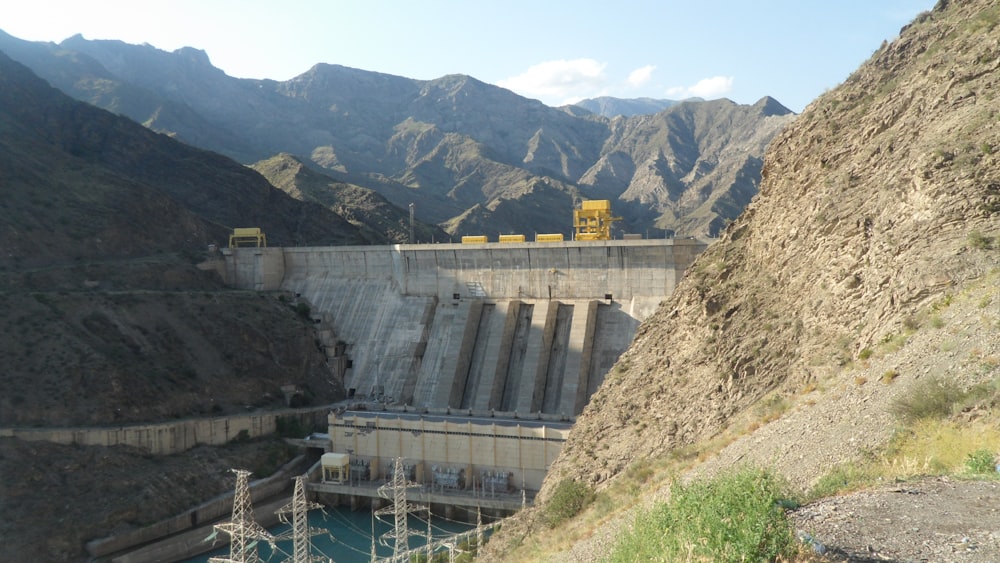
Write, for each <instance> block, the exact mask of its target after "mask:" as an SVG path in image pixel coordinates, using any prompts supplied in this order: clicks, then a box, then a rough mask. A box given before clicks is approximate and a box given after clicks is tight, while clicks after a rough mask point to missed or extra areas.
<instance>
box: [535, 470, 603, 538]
mask: <svg viewBox="0 0 1000 563" xmlns="http://www.w3.org/2000/svg"><path fill="white" fill-rule="evenodd" d="M593 501H594V490H593V489H591V488H590V487H588V486H587V485H585V484H583V483H580V482H578V481H576V480H574V479H563V480H562V481H560V482H559V484H558V485H556V490H555V491H554V492H553V493H552V498H550V499H549V501H548V502H547V503H545V508H544V509H543V515H544V518H545V523H546V524H547V525H548V526H549V527H550V528H555V527H556V526H558V525H559V524H562V523H563V522H565V521H566V520H569V519H570V518H572V517H574V516H576V515H577V514H579V513H580V512H581V511H582V510H583V509H584V508H587V506H588V505H590V503H591V502H593Z"/></svg>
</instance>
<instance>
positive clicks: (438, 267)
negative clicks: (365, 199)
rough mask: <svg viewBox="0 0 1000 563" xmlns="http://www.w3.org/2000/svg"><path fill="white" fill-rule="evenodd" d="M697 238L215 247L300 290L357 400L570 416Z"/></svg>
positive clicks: (247, 277)
mask: <svg viewBox="0 0 1000 563" xmlns="http://www.w3.org/2000/svg"><path fill="white" fill-rule="evenodd" d="M705 246H706V244H705V243H704V242H701V241H698V240H694V239H676V240H675V239H657V240H611V241H569V242H553V243H516V244H507V243H492V244H420V245H392V246H348V247H322V248H321V247H306V248H247V247H243V248H233V249H224V250H223V255H224V257H225V276H226V279H227V282H228V283H229V284H230V285H232V286H235V287H238V288H243V289H254V290H262V291H271V290H283V291H287V292H290V293H293V294H295V295H296V296H297V297H298V298H299V299H302V300H305V301H306V302H307V303H308V304H309V306H310V310H311V312H312V315H313V317H314V318H315V319H316V320H317V322H320V323H321V324H322V325H323V327H324V330H327V329H328V330H331V331H332V333H333V334H335V338H336V339H337V340H338V341H339V342H341V343H342V346H341V348H342V349H343V350H344V353H345V354H346V356H347V358H348V361H347V362H346V365H347V366H348V367H347V369H346V372H345V373H344V386H345V388H347V389H348V392H349V393H354V398H367V399H371V400H377V401H380V402H383V403H386V404H405V405H411V406H415V407H420V408H443V407H452V408H465V409H474V410H480V411H488V410H496V411H506V412H520V413H528V412H543V413H546V414H562V415H565V416H573V415H576V414H578V413H579V412H580V411H581V410H582V409H583V406H584V405H585V404H586V402H587V400H588V399H589V397H590V395H591V394H592V393H593V392H594V390H596V388H597V387H598V386H599V385H600V383H601V381H603V377H604V374H605V373H607V370H608V369H609V368H610V367H611V366H612V365H613V364H614V362H615V360H617V358H618V356H620V355H621V353H622V352H624V351H625V349H626V348H627V347H628V345H629V344H630V343H631V340H632V337H633V336H634V335H635V331H636V329H637V328H638V326H639V323H640V322H641V321H643V320H644V319H645V318H647V317H648V316H649V315H651V314H652V313H653V312H654V311H655V310H656V307H657V306H658V305H659V303H660V301H662V300H663V299H664V298H665V297H667V296H668V295H670V294H671V293H672V292H673V290H674V287H675V286H676V284H677V282H678V281H679V280H680V279H681V277H682V276H683V274H684V270H685V269H686V268H687V267H688V266H689V265H690V264H691V262H692V261H693V260H694V259H695V257H696V256H697V255H698V254H699V253H700V252H701V251H702V250H704V248H705Z"/></svg>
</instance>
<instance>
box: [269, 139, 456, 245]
mask: <svg viewBox="0 0 1000 563" xmlns="http://www.w3.org/2000/svg"><path fill="white" fill-rule="evenodd" d="M251 167H252V168H253V169H254V170H256V171H257V172H259V173H260V174H261V175H262V176H264V177H265V178H267V179H268V181H269V182H271V184H272V185H274V186H275V187H277V188H278V189H280V190H282V191H284V192H285V193H287V194H288V195H290V196H292V197H294V198H295V199H298V200H301V201H311V202H315V203H318V204H320V205H322V206H323V207H325V208H327V209H330V210H332V211H333V212H334V213H336V214H337V215H339V216H340V217H343V218H345V219H347V221H348V222H350V223H351V224H352V225H354V226H355V227H357V228H358V230H359V231H361V232H362V233H364V234H365V235H366V236H367V238H368V239H369V240H378V239H379V238H387V239H388V240H391V241H396V242H407V241H409V236H410V233H409V230H410V219H409V214H408V213H406V212H404V211H403V210H402V209H400V208H398V207H396V206H395V205H392V204H391V203H389V201H388V200H386V199H385V198H384V197H382V196H381V195H380V194H379V193H378V192H375V191H374V190H369V189H367V188H362V187H360V186H356V185H353V184H346V183H343V182H337V181H334V180H333V179H331V178H330V177H329V176H327V175H326V174H323V173H322V172H321V171H316V170H314V169H313V168H311V167H310V166H309V165H307V164H306V163H304V162H302V161H301V160H299V159H297V158H295V157H294V156H292V155H290V154H287V153H282V154H279V155H276V156H274V157H271V158H269V159H267V160H262V161H260V162H257V163H254V164H253V165H252V166H251ZM413 229H414V232H413V236H414V239H415V240H417V241H429V242H434V241H437V242H442V241H447V240H448V238H449V237H448V234H447V233H446V232H444V231H443V230H441V229H438V228H434V227H431V226H428V225H426V224H424V223H418V222H414V225H413Z"/></svg>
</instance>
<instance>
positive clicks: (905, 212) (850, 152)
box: [547, 0, 1000, 484]
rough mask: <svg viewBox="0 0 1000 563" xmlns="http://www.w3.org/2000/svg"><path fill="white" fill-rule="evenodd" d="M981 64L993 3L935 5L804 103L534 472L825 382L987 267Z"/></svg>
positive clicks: (989, 237) (597, 461) (627, 452)
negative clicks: (741, 202)
mask: <svg viewBox="0 0 1000 563" xmlns="http://www.w3.org/2000/svg"><path fill="white" fill-rule="evenodd" d="M998 70H1000V7H998V6H996V5H995V4H994V3H992V2H990V1H987V0H966V1H952V2H944V1H942V2H940V3H939V4H938V6H937V7H936V8H935V9H934V10H933V12H930V13H926V14H923V15H921V16H920V17H918V18H917V19H916V20H915V21H914V22H913V23H912V24H911V25H909V26H907V27H906V28H904V29H903V30H902V32H901V35H900V37H899V38H898V39H897V40H896V41H894V42H893V43H891V44H885V45H882V46H881V47H880V48H879V49H878V51H877V52H876V53H875V54H874V55H873V56H872V57H871V59H870V60H869V61H867V62H866V63H865V64H864V65H862V66H861V68H859V69H858V70H857V71H856V72H855V73H854V74H853V75H852V76H851V77H850V78H848V80H847V81H846V82H845V83H844V84H842V85H841V86H839V87H838V88H836V89H834V90H832V91H830V92H828V93H827V94H825V95H823V96H822V97H821V98H819V99H817V100H816V101H815V102H813V103H812V104H811V105H810V106H809V107H808V108H807V109H806V111H805V112H803V114H802V115H801V116H799V117H798V118H797V119H796V121H795V122H794V123H793V124H792V125H790V126H789V127H787V128H786V129H785V130H784V131H782V133H781V134H779V135H778V136H777V137H776V138H775V140H774V142H773V143H772V144H771V146H770V148H769V150H768V152H767V155H766V157H765V159H764V165H763V182H762V185H761V191H760V194H759V195H758V196H757V198H756V199H755V200H754V202H753V203H752V204H751V205H750V206H749V208H748V209H747V210H746V212H745V213H744V214H743V215H741V216H740V218H739V219H738V220H736V221H735V222H734V223H733V224H732V225H730V226H729V227H728V228H727V229H726V231H725V232H724V234H723V236H722V238H721V240H719V241H718V242H717V243H715V244H713V245H712V246H710V247H709V248H708V250H707V251H706V252H705V253H703V254H702V255H701V256H700V257H699V258H698V260H697V261H696V263H695V264H694V266H693V267H692V268H691V269H690V270H689V271H688V273H687V275H686V277H685V279H684V280H683V282H682V283H681V284H680V285H679V286H678V288H677V290H676V292H675V293H674V294H673V295H672V296H671V297H670V298H669V299H668V300H666V301H665V302H664V303H663V304H662V305H661V307H660V309H659V311H658V312H657V313H656V314H655V315H654V316H653V317H651V318H650V319H649V320H647V321H646V322H645V323H644V324H643V325H642V326H641V327H640V329H639V332H638V336H637V338H636V339H635V341H634V342H633V344H632V346H631V348H630V349H629V350H628V351H627V352H626V353H625V354H624V355H623V356H622V357H621V359H620V360H619V363H618V364H617V365H616V366H615V367H614V368H613V369H612V370H611V373H609V375H608V377H607V378H606V379H605V383H604V385H603V386H602V387H601V389H600V390H599V391H598V393H597V394H596V395H594V397H593V399H592V400H591V402H590V404H589V405H588V406H587V408H586V410H585V412H584V413H583V415H582V416H581V418H580V419H579V421H578V423H577V425H576V427H575V428H574V431H573V434H572V436H571V438H570V441H569V443H568V445H567V447H566V448H565V449H564V450H563V453H562V456H561V457H560V458H559V460H558V461H557V462H556V463H555V465H554V466H553V469H552V471H551V472H550V477H549V480H548V481H547V483H549V484H551V483H555V482H557V481H558V480H559V478H560V476H562V475H572V476H576V477H578V478H583V479H586V480H587V481H590V482H594V483H602V482H605V481H607V480H609V479H613V478H614V477H615V476H616V475H618V474H619V473H620V472H621V471H622V470H623V469H624V468H626V467H627V466H628V465H629V464H630V463H631V462H632V461H634V460H637V459H640V458H646V457H652V456H657V455H662V454H665V453H667V452H669V451H671V450H673V449H676V448H679V447H681V446H684V445H687V444H692V443H694V442H696V441H698V440H701V439H705V438H707V437H710V436H712V435H714V434H716V433H717V432H719V431H720V430H721V429H723V428H724V427H725V426H726V425H727V424H728V423H730V422H731V421H732V420H733V419H734V417H735V416H737V415H738V414H740V413H741V412H744V411H745V410H746V409H747V408H748V407H749V406H750V405H752V404H753V403H754V402H755V401H757V400H758V399H760V398H761V397H763V396H764V395H765V394H767V393H768V392H771V391H775V390H779V391H786V392H793V391H794V390H796V389H798V388H801V387H803V386H805V385H808V384H809V383H810V382H815V381H817V380H822V379H824V378H830V377H833V378H836V377H837V374H838V373H839V370H840V366H842V365H843V364H845V363H846V362H848V361H850V360H852V359H857V358H858V357H859V354H861V353H862V351H863V350H866V349H869V350H870V349H872V348H874V347H875V346H877V345H878V344H879V343H880V342H885V341H886V340H889V339H892V338H893V337H894V336H897V335H901V334H903V333H905V332H907V331H911V330H919V327H920V326H921V323H924V322H926V319H927V314H928V311H929V309H930V307H931V305H932V304H933V303H935V302H938V301H940V300H942V299H946V296H947V295H948V294H950V293H954V292H957V291H960V290H961V289H962V288H963V287H964V286H965V284H967V283H969V282H970V281H971V280H975V279H976V278H979V277H981V276H983V275H984V273H986V272H988V271H990V270H991V269H994V268H996V266H997V256H996V254H995V251H994V250H993V246H994V244H995V241H996V236H997V235H998V232H1000V228H998V222H997V220H998V216H997V214H998V212H1000V168H998V157H997V154H996V153H997V149H998V148H1000V129H998V128H997V125H996V124H997V116H998V115H1000V99H997V97H996V94H995V89H996V87H997V80H998V76H1000V75H998V72H997V71H998ZM997 338H1000V336H998V337H997ZM902 353H905V351H904V352H902ZM904 375H906V374H904Z"/></svg>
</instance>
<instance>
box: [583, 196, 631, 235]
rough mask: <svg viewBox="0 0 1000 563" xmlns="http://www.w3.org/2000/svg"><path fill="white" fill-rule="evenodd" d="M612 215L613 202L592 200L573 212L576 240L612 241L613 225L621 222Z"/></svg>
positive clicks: (584, 202) (619, 218)
mask: <svg viewBox="0 0 1000 563" xmlns="http://www.w3.org/2000/svg"><path fill="white" fill-rule="evenodd" d="M621 220H622V218H621V217H615V216H613V215H611V201H609V200H606V199H591V200H585V201H583V202H582V203H581V206H580V209H574V210H573V228H574V229H575V231H576V235H575V237H574V238H575V239H576V240H611V223H614V222H615V221H621Z"/></svg>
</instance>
